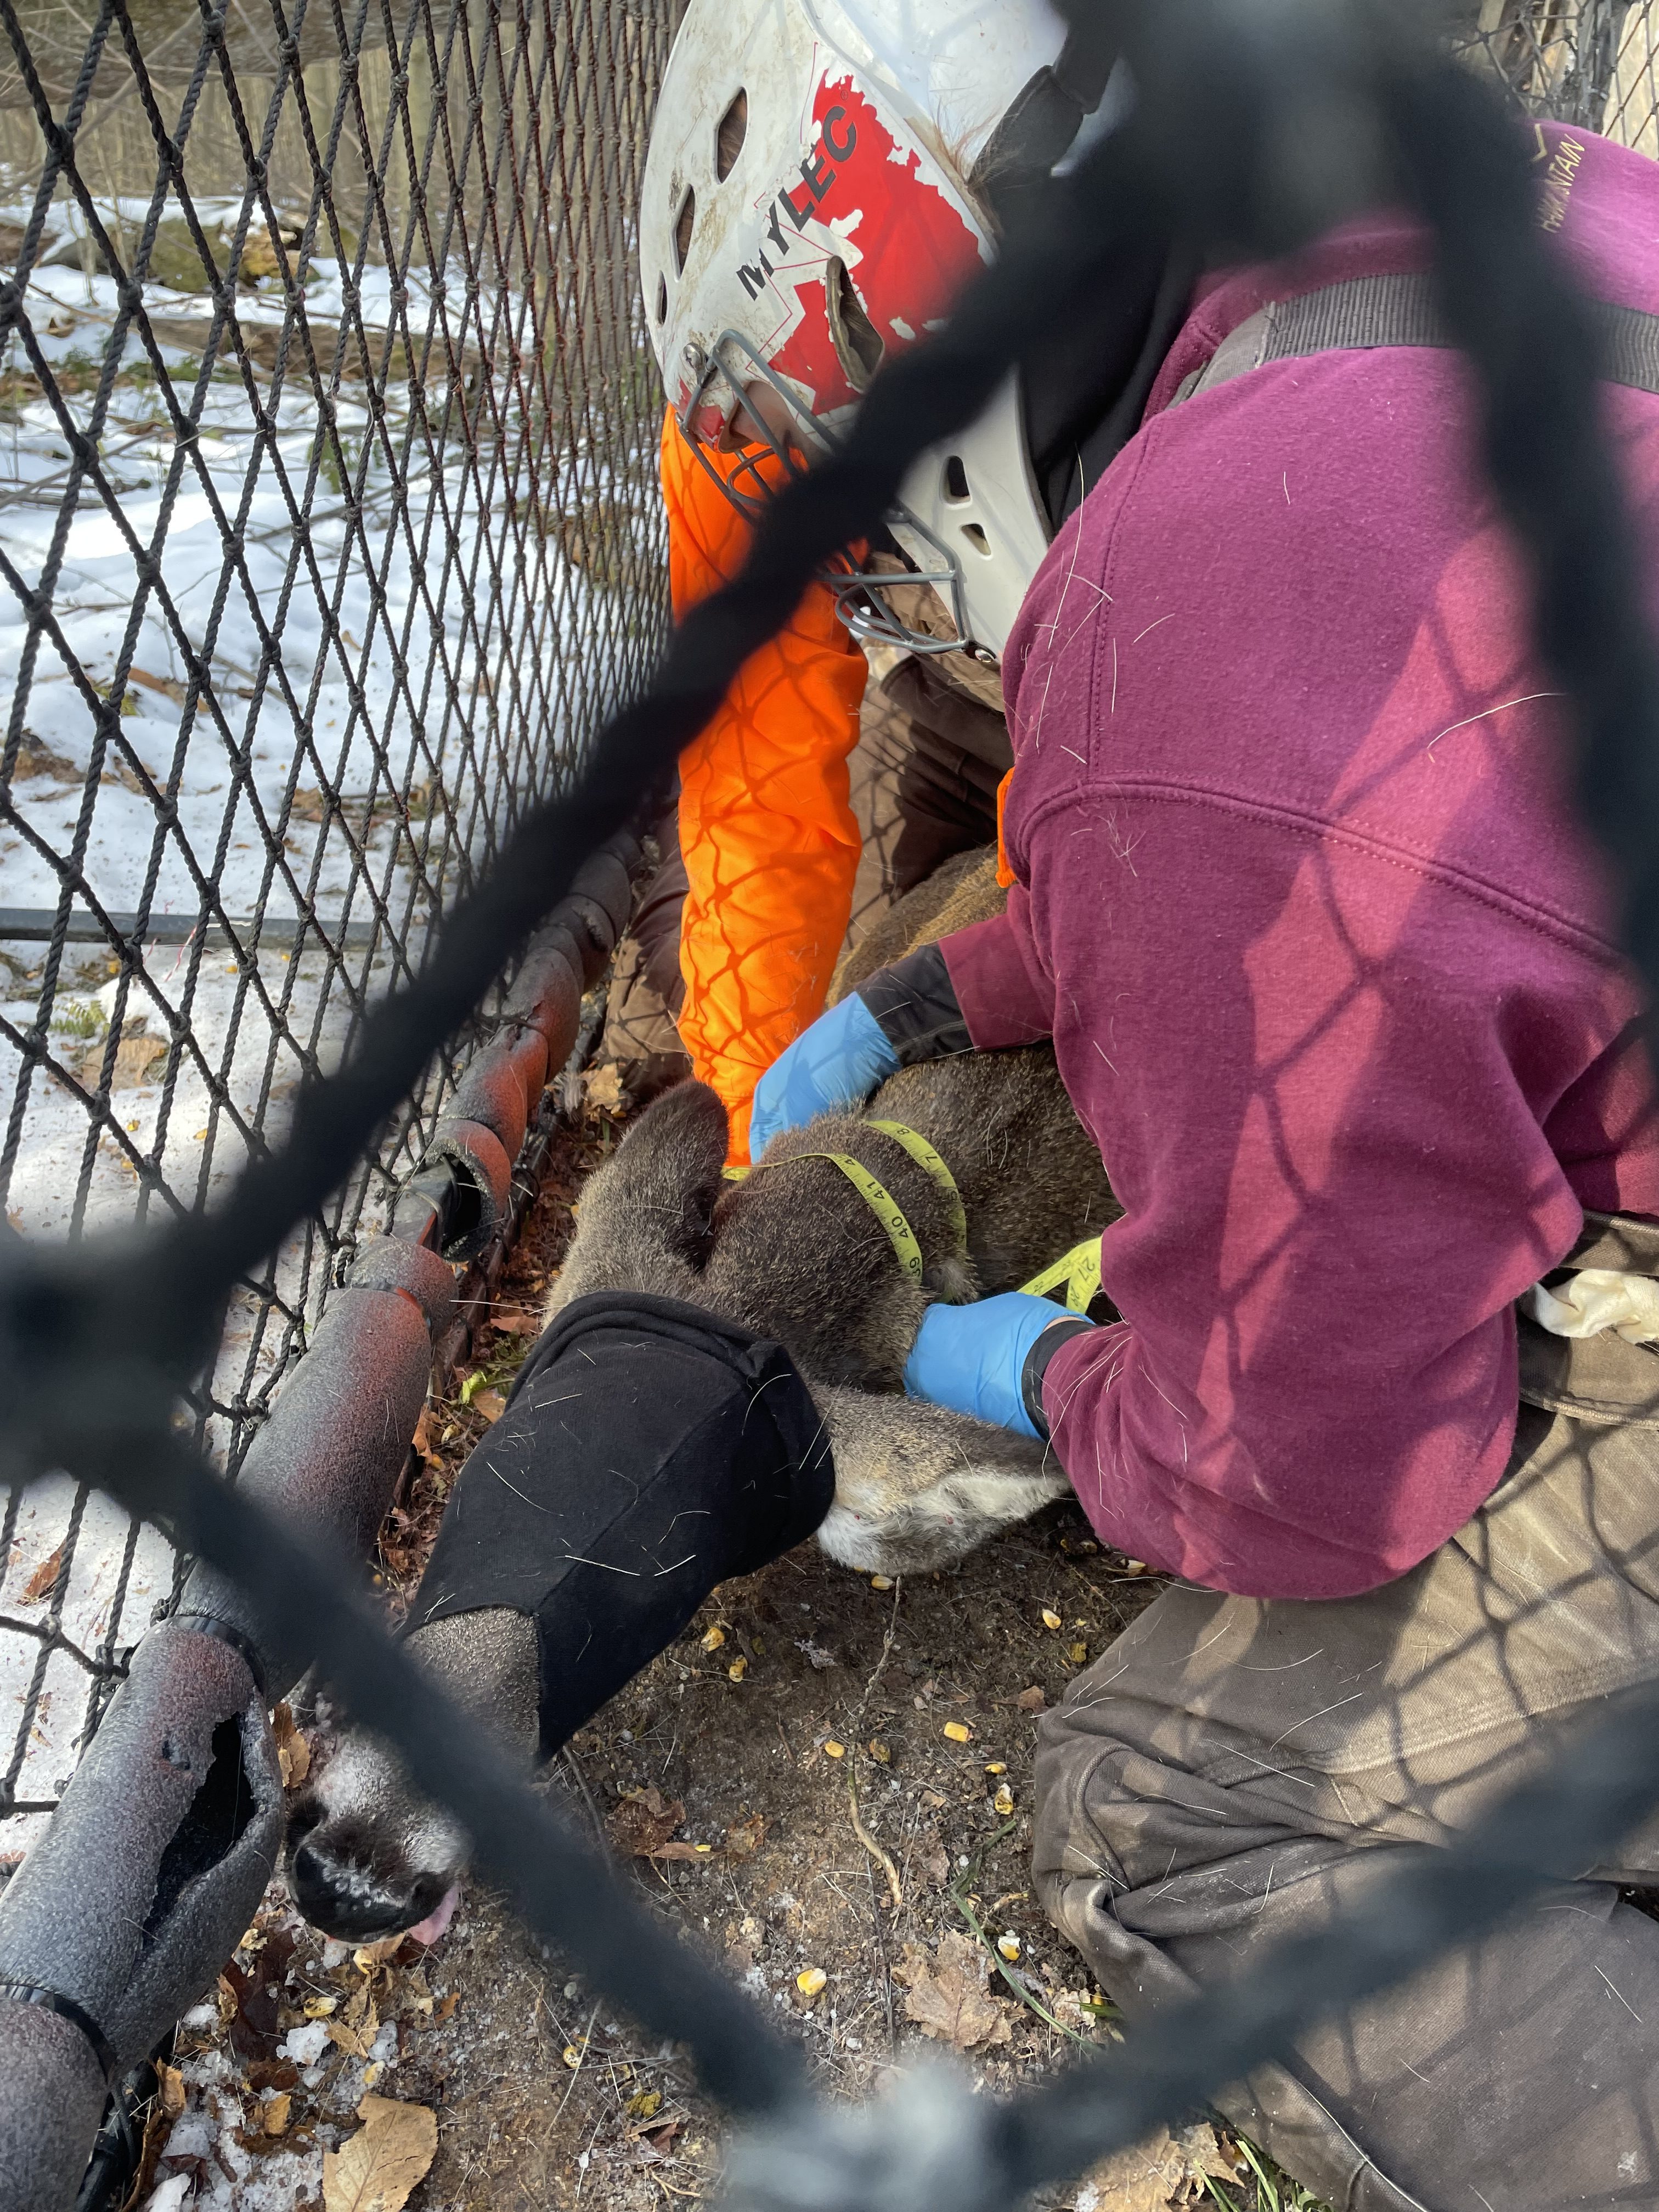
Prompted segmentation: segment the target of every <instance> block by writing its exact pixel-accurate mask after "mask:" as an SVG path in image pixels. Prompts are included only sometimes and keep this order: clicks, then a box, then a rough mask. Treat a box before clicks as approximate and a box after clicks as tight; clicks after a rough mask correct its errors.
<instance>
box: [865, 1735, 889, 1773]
mask: <svg viewBox="0 0 1659 2212" xmlns="http://www.w3.org/2000/svg"><path fill="white" fill-rule="evenodd" d="M870 1756H871V1758H872V1759H874V1760H875V1762H876V1765H878V1766H890V1765H892V1763H893V1749H892V1746H891V1745H890V1744H885V1743H884V1742H883V1741H881V1739H880V1737H879V1736H873V1735H872V1737H871V1739H870Z"/></svg>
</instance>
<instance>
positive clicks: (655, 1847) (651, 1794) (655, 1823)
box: [611, 1784, 685, 1859]
mask: <svg viewBox="0 0 1659 2212" xmlns="http://www.w3.org/2000/svg"><path fill="white" fill-rule="evenodd" d="M684 1818H685V1807H684V1804H683V1803H682V1802H681V1801H680V1800H679V1799H678V1797H665V1796H663V1794H662V1792H661V1790H659V1789H658V1788H657V1787H656V1786H655V1784H653V1785H652V1787H651V1788H650V1789H648V1790H626V1791H624V1792H623V1797H622V1800H621V1802H620V1803H619V1804H618V1805H617V1809H616V1811H615V1812H614V1813H613V1814H611V1842H612V1843H613V1844H615V1845H616V1847H617V1850H619V1851H620V1852H621V1853H622V1854H623V1857H627V1858H636V1859H648V1858H653V1857H655V1856H656V1855H657V1853H658V1852H659V1851H660V1850H661V1849H662V1847H663V1845H664V1844H665V1843H666V1842H667V1841H668V1838H670V1837H671V1835H672V1834H673V1832H674V1831H675V1829H676V1828H678V1826H679V1825H680V1822H681V1821H682V1820H684Z"/></svg>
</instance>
